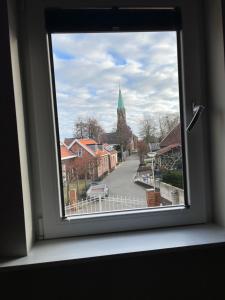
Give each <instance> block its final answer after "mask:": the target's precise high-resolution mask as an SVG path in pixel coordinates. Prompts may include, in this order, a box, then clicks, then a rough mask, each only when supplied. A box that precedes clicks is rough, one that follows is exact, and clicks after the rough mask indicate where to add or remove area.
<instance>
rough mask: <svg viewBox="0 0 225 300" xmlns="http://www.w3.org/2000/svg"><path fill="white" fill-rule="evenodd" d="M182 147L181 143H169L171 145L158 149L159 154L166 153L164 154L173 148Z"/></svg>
mask: <svg viewBox="0 0 225 300" xmlns="http://www.w3.org/2000/svg"><path fill="white" fill-rule="evenodd" d="M180 147H181V144H172V145H169V146H167V147H164V148H162V149H160V150H159V151H157V155H164V154H166V153H168V152H170V151H171V150H174V149H177V148H180Z"/></svg>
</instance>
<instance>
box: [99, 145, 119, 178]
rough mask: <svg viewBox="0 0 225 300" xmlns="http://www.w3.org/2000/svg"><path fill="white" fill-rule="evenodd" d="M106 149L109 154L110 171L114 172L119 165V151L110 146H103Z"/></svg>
mask: <svg viewBox="0 0 225 300" xmlns="http://www.w3.org/2000/svg"><path fill="white" fill-rule="evenodd" d="M103 147H104V149H105V150H106V151H107V152H108V153H109V154H108V155H109V171H110V172H111V171H113V170H114V169H115V167H116V165H117V163H118V157H117V151H116V150H115V149H114V148H113V147H112V145H109V144H103Z"/></svg>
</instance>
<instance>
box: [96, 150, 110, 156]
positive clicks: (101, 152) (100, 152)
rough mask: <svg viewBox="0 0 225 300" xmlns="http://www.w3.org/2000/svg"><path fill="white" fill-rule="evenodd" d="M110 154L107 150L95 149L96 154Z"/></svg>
mask: <svg viewBox="0 0 225 300" xmlns="http://www.w3.org/2000/svg"><path fill="white" fill-rule="evenodd" d="M108 154H109V152H108V151H106V150H101V149H97V151H95V155H96V156H104V155H108Z"/></svg>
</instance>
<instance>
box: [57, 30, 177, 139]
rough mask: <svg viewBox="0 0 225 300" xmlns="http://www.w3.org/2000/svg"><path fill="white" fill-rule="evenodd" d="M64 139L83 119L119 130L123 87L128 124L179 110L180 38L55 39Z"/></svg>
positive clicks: (98, 36)
mask: <svg viewBox="0 0 225 300" xmlns="http://www.w3.org/2000/svg"><path fill="white" fill-rule="evenodd" d="M52 44H53V58H54V68H55V76H56V93H57V107H58V118H59V129H60V139H61V140H63V139H64V138H65V137H71V136H72V135H73V126H74V122H75V120H77V119H78V118H83V119H85V118H87V117H95V118H96V119H97V120H98V121H99V123H100V124H101V125H102V127H103V128H104V129H105V131H106V132H111V131H112V129H113V128H115V127H116V120H117V119H116V108H117V100H118V89H119V84H120V86H121V90H122V95H123V99H124V103H125V107H126V114H127V123H128V125H129V126H130V127H131V128H132V130H133V132H134V133H135V134H137V135H138V134H139V128H140V123H141V121H142V120H143V119H145V118H148V117H154V118H158V116H159V115H162V114H167V113H174V112H178V111H179V100H178V99H179V92H178V71H177V48H176V33H174V32H163V33H162V32H158V33H157V32H142V33H141V32H139V33H134V32H133V33H88V34H87V33H85V34H53V35H52Z"/></svg>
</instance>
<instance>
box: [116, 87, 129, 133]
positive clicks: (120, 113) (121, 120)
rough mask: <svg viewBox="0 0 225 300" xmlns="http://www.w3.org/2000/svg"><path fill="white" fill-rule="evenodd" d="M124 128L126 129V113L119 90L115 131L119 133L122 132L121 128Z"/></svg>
mask: <svg viewBox="0 0 225 300" xmlns="http://www.w3.org/2000/svg"><path fill="white" fill-rule="evenodd" d="M126 127H127V121H126V111H125V107H124V102H123V97H122V93H121V90H120V88H119V98H118V105H117V131H121V130H123V128H126Z"/></svg>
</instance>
